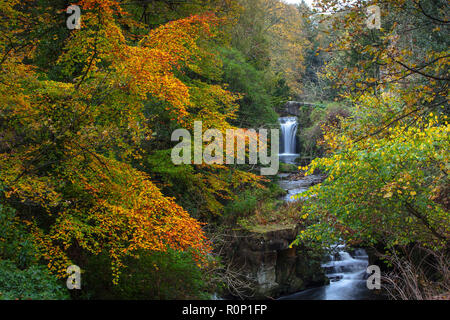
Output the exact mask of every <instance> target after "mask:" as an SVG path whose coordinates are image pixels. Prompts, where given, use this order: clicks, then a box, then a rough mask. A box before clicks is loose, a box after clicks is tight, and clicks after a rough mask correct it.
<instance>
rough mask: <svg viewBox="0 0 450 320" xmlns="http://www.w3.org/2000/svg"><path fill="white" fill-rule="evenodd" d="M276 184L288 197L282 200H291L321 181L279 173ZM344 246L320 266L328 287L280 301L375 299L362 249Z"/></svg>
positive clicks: (315, 177)
mask: <svg viewBox="0 0 450 320" xmlns="http://www.w3.org/2000/svg"><path fill="white" fill-rule="evenodd" d="M279 177H280V178H281V180H280V182H279V184H280V186H281V187H282V188H283V189H285V190H286V191H287V192H288V194H287V195H286V196H285V198H284V200H285V201H293V200H294V199H292V196H293V195H295V194H301V193H303V192H304V191H306V190H308V188H310V186H311V185H314V184H316V183H318V182H320V181H321V177H320V176H314V175H312V176H308V177H305V178H302V179H299V180H293V181H292V180H288V179H287V178H288V175H287V174H285V175H283V174H280V175H279ZM347 250H348V249H346V248H345V246H344V245H337V246H336V247H335V248H333V250H330V251H331V252H332V254H330V255H329V257H328V259H327V260H328V261H326V262H325V263H323V264H322V268H323V269H324V271H325V274H326V276H327V277H328V278H329V279H330V284H329V285H326V286H321V287H318V288H312V289H308V290H304V291H301V292H298V293H295V294H292V295H289V296H285V297H282V298H280V299H281V300H365V299H375V296H374V295H373V294H372V292H371V291H370V290H369V289H367V284H366V279H367V276H368V274H367V273H366V269H367V266H368V264H369V262H368V256H367V253H366V251H365V250H364V249H356V250H355V251H353V252H351V254H350V253H349V252H348V251H347Z"/></svg>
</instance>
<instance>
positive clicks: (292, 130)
mask: <svg viewBox="0 0 450 320" xmlns="http://www.w3.org/2000/svg"><path fill="white" fill-rule="evenodd" d="M278 120H279V121H280V127H281V134H280V140H281V144H280V160H281V161H283V162H287V163H294V161H295V159H296V158H297V157H298V154H297V153H296V151H297V150H296V149H297V146H296V140H297V126H298V121H297V118H296V117H282V118H279V119H278Z"/></svg>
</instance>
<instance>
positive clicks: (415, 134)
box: [0, 0, 450, 299]
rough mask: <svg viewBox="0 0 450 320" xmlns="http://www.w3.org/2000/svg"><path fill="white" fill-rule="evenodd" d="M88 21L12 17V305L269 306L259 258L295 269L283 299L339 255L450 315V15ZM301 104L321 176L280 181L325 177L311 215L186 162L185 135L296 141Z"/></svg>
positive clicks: (264, 181)
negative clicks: (246, 257)
mask: <svg viewBox="0 0 450 320" xmlns="http://www.w3.org/2000/svg"><path fill="white" fill-rule="evenodd" d="M76 4H77V5H78V6H79V7H80V9H81V28H80V29H74V30H69V29H68V28H67V26H66V19H67V17H68V15H67V14H66V8H67V6H68V5H70V3H68V2H67V1H63V0H52V1H50V0H21V1H19V0H0V299H209V298H211V297H212V296H213V295H215V294H219V295H221V296H232V297H234V298H236V297H238V298H239V297H240V298H250V297H255V279H251V277H249V275H250V273H251V272H253V271H254V272H255V273H257V270H259V269H258V267H259V266H257V265H255V266H254V267H255V269H254V270H253V271H252V270H250V271H248V270H243V269H242V265H239V264H236V263H235V262H236V261H240V258H242V256H240V254H239V253H236V250H237V249H236V248H238V249H239V248H241V249H243V250H244V249H245V250H247V249H249V248H252V246H253V248H257V249H255V250H261V251H258V252H259V253H258V254H255V255H254V257H255V259H254V261H255V262H258V261H261V260H260V259H261V258H260V257H261V256H262V255H264V254H265V253H264V252H265V251H264V250H266V249H267V248H272V249H271V250H272V253H271V254H272V255H271V258H270V259H272V260H271V261H274V260H276V259H278V260H279V261H283V264H279V265H278V266H276V265H275V264H273V265H271V268H272V269H271V270H268V269H265V270H264V272H263V273H260V278H264V277H266V276H269V275H270V277H275V275H276V276H277V277H279V279H275V278H270V279H269V280H267V279H265V280H264V279H263V280H264V281H267V283H269V284H270V285H272V284H274V283H275V282H276V281H275V280H277V281H278V283H284V284H285V285H284V287H282V286H279V287H276V288H275V287H274V286H272V287H270V288H272V289H273V290H272V289H270V288H269V287H267V286H266V287H264V288H263V289H264V290H262V291H259V293H258V294H259V297H272V298H273V297H276V295H280V294H282V293H287V292H292V291H293V290H300V289H305V288H307V287H310V286H314V285H319V284H322V283H323V280H324V279H323V274H321V273H320V272H321V271H320V261H321V257H322V256H323V255H324V253H325V252H324V250H325V248H327V247H329V245H330V244H336V243H338V242H341V243H345V244H346V245H347V246H349V247H353V248H361V247H364V248H366V250H367V251H368V252H370V255H371V259H372V262H374V263H377V264H378V265H379V266H380V267H381V268H382V272H383V279H382V287H383V288H382V290H383V291H384V293H386V294H387V295H388V296H389V297H391V298H401V299H448V298H449V292H450V283H449V282H450V277H449V271H448V270H449V266H448V261H449V259H448V258H449V256H448V255H449V222H450V221H449V220H450V216H449V204H450V201H449V194H450V192H449V191H450V184H449V178H448V173H449V170H450V167H449V152H448V150H449V138H448V136H449V125H448V118H447V117H448V115H449V112H450V110H449V104H448V81H449V72H448V67H449V64H450V60H449V51H448V50H449V38H448V34H449V30H448V28H449V23H448V21H449V20H448V19H449V17H448V12H449V4H448V1H446V0H436V1H404V0H390V1H376V0H369V1H362V0H356V1H351V2H342V3H340V4H338V5H337V4H336V1H332V0H318V1H315V7H314V9H313V8H312V7H310V6H308V5H307V4H305V3H302V2H300V1H299V3H298V4H297V5H288V4H286V3H284V2H282V1H279V0H190V1H172V0H164V1H162V0H161V1H160V0H153V1H127V0H125V1H118V0H117V1H116V0H80V1H78V2H77V3H76ZM369 5H378V6H379V7H380V12H381V22H382V24H381V29H369V28H368V27H367V24H366V16H365V10H364V8H366V7H367V6H369ZM325 12H326V13H327V14H321V13H325ZM288 101H301V102H307V103H304V104H303V105H302V106H300V107H298V108H297V110H295V111H296V115H297V119H298V131H297V132H298V137H297V141H298V152H299V154H300V155H301V157H304V158H303V159H300V160H301V162H300V163H299V165H300V168H298V165H292V164H291V165H289V164H282V165H281V167H280V171H282V172H285V173H291V174H295V175H297V176H303V175H305V174H306V175H308V174H312V173H321V174H322V175H323V177H324V180H323V181H322V182H321V183H319V184H317V185H315V186H312V187H311V188H310V189H309V190H308V191H307V192H306V193H305V195H306V197H303V196H302V197H299V199H298V201H293V202H289V203H286V202H284V201H282V200H280V199H281V198H282V196H283V194H284V191H283V190H282V189H281V188H280V187H279V186H278V184H277V179H278V178H277V176H264V177H263V176H260V175H259V172H260V171H259V169H260V166H259V165H245V164H244V165H206V164H204V163H202V164H181V165H174V164H173V163H172V161H171V158H170V154H171V149H172V147H173V146H174V143H173V142H172V141H171V134H172V132H173V131H174V130H176V129H180V128H183V129H187V130H189V131H190V132H192V131H193V125H194V122H195V121H202V124H203V130H207V129H218V130H220V131H221V132H222V133H225V132H226V130H227V129H237V128H244V129H258V128H279V123H278V117H279V116H280V115H282V113H283V111H282V109H283V108H282V107H283V106H284V105H285V104H286V102H288ZM305 159H306V160H305ZM310 160H312V162H311V161H310ZM242 235H245V236H248V235H251V237H250V238H249V237H247V238H246V239H247V240H245V241H240V240H239V239H240V238H239V237H240V236H242ZM252 237H253V238H252ZM277 237H279V238H278V240H279V241H278V242H276V244H275V245H273V246H272V244H273V241H275V240H277ZM252 239H257V240H258V241H259V240H261V241H263V243H264V245H263V246H260V247H255V246H254V245H255V243H254V242H252V241H253V240H252ZM264 241H266V242H264ZM271 241H272V242H271ZM239 246H241V247H239ZM274 251H276V252H274ZM277 252H278V253H277ZM294 257H295V259H296V260H295V261H296V265H297V266H298V268H297V267H296V270H297V271H296V275H295V277H294V278H295V279H293V280H292V279H291V280H292V281H291V280H289V279H288V278H289V272H288V271H287V270H288V269H289V268H291V267H292V265H291V264H290V263H291V261H292V259H294ZM72 264H75V265H78V266H79V267H80V268H81V270H82V274H81V277H82V283H81V289H80V290H68V289H67V288H66V285H65V281H66V279H67V274H66V269H67V267H68V266H69V265H72ZM274 268H275V269H276V268H279V270H278V271H276V272H275V271H274ZM249 272H250V273H249ZM280 279H281V280H280ZM256 280H257V281H263V280H261V279H259V280H258V279H256ZM264 281H263V283H266V282H264ZM269 289H270V290H269Z"/></svg>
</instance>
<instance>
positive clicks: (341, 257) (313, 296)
mask: <svg viewBox="0 0 450 320" xmlns="http://www.w3.org/2000/svg"><path fill="white" fill-rule="evenodd" d="M344 250H345V247H344V245H339V246H337V247H336V252H335V253H334V254H331V255H330V256H329V261H328V262H326V263H324V264H322V268H324V270H325V274H326V276H327V277H328V279H330V284H329V285H326V286H322V287H319V288H312V289H308V290H305V291H301V292H299V293H295V294H293V295H290V296H286V297H283V298H281V299H282V300H363V299H376V297H375V296H374V295H373V294H372V292H370V290H368V289H367V285H366V279H367V273H366V269H367V266H368V264H369V263H368V257H367V253H366V251H365V250H364V249H357V250H355V251H354V252H353V253H352V254H350V253H348V252H347V251H344Z"/></svg>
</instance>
